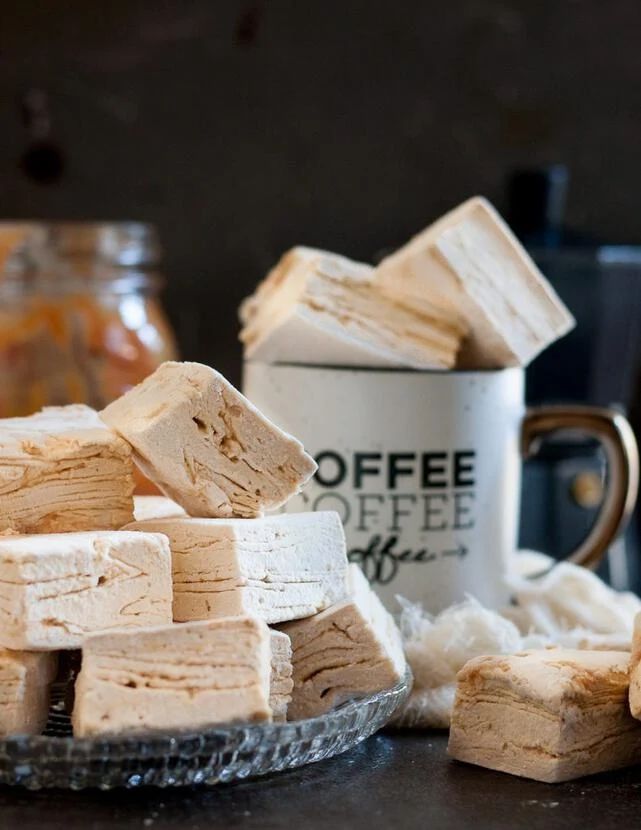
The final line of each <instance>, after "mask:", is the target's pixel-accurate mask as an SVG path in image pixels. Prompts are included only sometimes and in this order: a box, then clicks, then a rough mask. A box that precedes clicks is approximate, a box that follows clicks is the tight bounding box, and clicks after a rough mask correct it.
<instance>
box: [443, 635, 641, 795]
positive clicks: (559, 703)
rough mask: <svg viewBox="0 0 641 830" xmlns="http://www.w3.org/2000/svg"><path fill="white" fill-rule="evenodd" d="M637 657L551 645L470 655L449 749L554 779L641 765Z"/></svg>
mask: <svg viewBox="0 0 641 830" xmlns="http://www.w3.org/2000/svg"><path fill="white" fill-rule="evenodd" d="M629 659H630V655H629V654H628V653H627V652H616V651H578V650H573V649H548V650H542V651H530V652H522V653H520V654H515V655H512V656H510V657H504V656H495V657H477V658H475V659H474V660H470V662H469V663H467V664H466V665H465V666H464V667H463V669H462V670H461V671H460V672H459V675H458V685H457V692H456V700H455V703H454V711H453V713H452V724H451V730H450V741H449V746H448V752H449V754H450V755H451V756H452V757H453V758H456V759H457V760H459V761H466V762H468V763H471V764H478V765H479V766H482V767H489V768H490V769H496V770H500V771H502V772H509V773H511V774H512V775H520V776H523V777H525V778H533V779H535V780H537V781H546V782H549V783H555V782H559V781H569V780H571V779H573V778H579V777H581V776H584V775H592V774H594V773H597V772H605V771H606V770H611V769H617V768H618V767H624V766H628V765H631V764H635V763H639V762H641V724H639V723H638V722H637V721H635V720H634V718H633V717H632V716H631V715H630V711H629V709H628V685H629V680H628V663H629Z"/></svg>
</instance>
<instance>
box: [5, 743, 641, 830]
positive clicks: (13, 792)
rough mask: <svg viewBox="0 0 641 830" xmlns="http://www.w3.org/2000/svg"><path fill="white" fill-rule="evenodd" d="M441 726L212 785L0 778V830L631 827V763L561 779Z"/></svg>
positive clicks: (638, 795) (635, 821) (639, 794)
mask: <svg viewBox="0 0 641 830" xmlns="http://www.w3.org/2000/svg"><path fill="white" fill-rule="evenodd" d="M445 746H446V737H445V735H444V734H443V733H432V732H424V733H417V732H412V733H395V732H388V733H385V734H379V735H377V736H375V737H373V738H370V740H369V741H366V742H365V743H364V744H362V745H360V746H359V747H357V748H356V749H354V750H352V751H351V752H348V753H345V754H344V755H342V756H340V757H338V758H335V759H332V760H330V761H324V762H322V763H319V764H312V765H311V766H308V767H304V768H302V769H299V770H294V771H292V772H287V773H281V774H279V775H274V776H271V777H269V778H262V779H257V780H255V781H248V782H243V783H240V784H229V785H223V786H219V787H214V788H211V789H166V790H159V789H157V790H153V789H144V790H137V791H126V790H118V791H114V792H111V793H103V792H97V791H85V792H79V793H72V792H62V791H49V792H47V791H43V792H37V793H32V792H28V791H26V790H20V789H11V788H6V787H5V788H0V828H2V830H32V829H33V830H36V829H37V830H47V828H55V830H81V829H82V830H103V828H108V827H109V828H111V827H117V828H119V830H133V828H143V830H144V828H151V830H161V828H174V830H216V828H225V830H232V829H233V828H248V829H249V828H257V829H259V830H272V828H273V830H280V828H282V829H283V830H299V828H300V830H314V828H321V827H322V828H326V827H327V828H332V830H338V828H350V830H361V828H362V830H377V828H381V830H382V829H383V828H385V830H406V828H420V830H438V829H439V828H448V830H458V828H461V830H463V828H465V830H469V829H470V828H472V830H480V829H481V828H506V830H507V828H509V830H514V828H520V827H524V828H527V830H538V828H541V830H556V828H559V830H572V828H581V830H585V829H586V828H587V830H592V829H593V828H594V830H596V829H597V828H598V830H609V828H616V830H623V828H626V827H638V826H639V817H640V815H641V767H636V768H633V769H629V770H623V771H619V772H616V773H608V774H606V775H600V776H595V777H592V778H586V779H583V780H579V781H575V782H572V783H568V784H561V785H552V784H538V783H536V782H533V781H524V780H521V779H518V778H513V777H511V776H508V775H502V774H500V773H494V772H490V771H488V770H483V769H479V768H476V767H470V766H465V765H463V764H458V763H454V762H453V761H450V760H448V758H447V756H446V754H445Z"/></svg>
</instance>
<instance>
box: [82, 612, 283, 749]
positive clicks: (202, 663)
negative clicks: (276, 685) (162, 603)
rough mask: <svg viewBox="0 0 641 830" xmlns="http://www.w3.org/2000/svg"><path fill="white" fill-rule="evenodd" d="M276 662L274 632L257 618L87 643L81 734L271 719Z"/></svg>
mask: <svg viewBox="0 0 641 830" xmlns="http://www.w3.org/2000/svg"><path fill="white" fill-rule="evenodd" d="M270 663H271V652H270V634H269V629H268V628H267V626H266V625H265V623H263V622H261V621H260V620H256V619H249V618H236V619H221V620H208V621H205V622H197V623H186V624H184V625H170V626H161V627H156V628H148V629H143V630H140V631H114V632H108V633H105V634H97V635H93V636H91V637H87V639H86V640H85V641H84V643H83V647H82V669H81V671H80V674H79V675H78V679H77V681H76V699H75V705H74V710H73V731H74V735H76V736H77V737H85V736H91V735H105V734H107V735H121V734H134V733H139V732H148V731H152V732H153V731H161V732H168V731H171V730H182V729H193V730H199V729H203V728H205V727H207V726H211V725H213V724H223V723H234V722H237V721H248V722H250V721H264V720H269V719H270V717H271V710H270V708H269V684H270Z"/></svg>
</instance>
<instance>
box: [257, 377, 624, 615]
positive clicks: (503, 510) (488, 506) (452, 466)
mask: <svg viewBox="0 0 641 830" xmlns="http://www.w3.org/2000/svg"><path fill="white" fill-rule="evenodd" d="M244 392H245V394H246V395H247V397H248V398H249V399H250V400H251V401H252V402H253V403H254V404H256V406H258V407H259V408H260V409H261V410H262V411H263V412H264V413H265V414H266V415H267V417H269V418H271V419H272V420H273V421H275V422H276V423H277V424H278V425H279V426H281V427H282V428H283V429H285V430H287V431H288V432H291V433H292V434H293V435H295V436H296V437H297V438H299V439H300V440H301V441H302V442H303V443H304V445H305V448H306V449H307V450H308V452H310V453H311V454H312V455H313V456H314V458H315V459H316V461H317V463H318V472H317V474H316V476H315V477H314V480H313V482H311V483H310V484H309V485H308V487H307V488H305V490H304V492H303V493H301V494H300V495H298V496H296V497H295V498H294V499H292V500H290V502H289V503H288V504H287V506H286V508H285V509H286V510H288V511H301V510H336V511H338V513H339V514H340V516H341V518H342V520H343V523H344V525H345V531H346V535H347V541H348V549H349V554H350V559H351V560H352V561H356V562H358V563H359V564H360V565H361V566H362V567H363V569H364V571H365V573H366V574H367V576H368V578H369V579H370V581H371V582H372V584H373V585H374V586H375V588H376V590H377V591H378V593H379V595H380V596H381V597H382V599H383V600H384V602H385V603H386V604H387V605H388V606H389V607H390V608H393V607H395V603H394V596H395V595H396V594H401V595H403V596H404V597H407V598H409V599H411V600H420V601H421V602H423V603H424V604H425V606H426V607H427V609H428V610H429V611H431V612H433V613H434V612H438V611H439V610H441V609H442V608H445V607H447V606H448V605H450V604H451V603H452V602H456V601H459V600H461V599H463V597H464V596H465V595H466V594H472V595H474V596H475V597H477V598H478V599H479V600H480V601H481V602H483V603H484V604H487V605H488V606H490V607H499V606H501V605H502V604H504V603H505V602H507V600H508V595H507V591H506V587H505V585H504V581H503V577H504V575H505V573H506V571H507V570H508V568H509V566H510V562H509V560H510V557H512V556H513V554H514V551H515V550H516V546H517V531H518V525H519V510H520V498H521V465H522V459H523V457H524V456H527V455H528V454H529V453H530V451H531V450H533V449H534V448H535V444H536V442H537V440H538V439H539V438H540V437H542V436H543V435H545V434H546V433H549V432H551V431H554V430H558V429H579V430H581V431H584V432H587V433H588V434H591V435H594V436H596V437H597V438H599V440H601V441H602V443H603V445H604V448H605V450H606V452H607V456H608V462H609V475H608V491H607V495H606V498H605V500H604V504H603V506H602V509H601V513H600V516H599V518H598V520H597V522H596V525H595V527H594V528H593V530H592V532H591V533H590V534H589V536H588V538H587V539H586V540H585V542H584V543H583V544H582V545H581V547H580V548H579V549H578V550H577V551H575V553H574V554H573V556H572V558H573V561H577V562H581V563H582V564H595V563H596V562H598V560H599V559H600V558H601V556H602V555H603V553H604V552H605V550H606V549H607V547H608V545H609V544H610V542H611V541H612V539H613V537H614V536H615V535H616V533H617V532H618V531H619V530H620V529H621V527H622V525H623V523H624V522H625V521H626V519H627V517H628V515H629V513H630V512H631V510H632V508H633V506H634V501H635V498H636V488H637V478H638V461H637V454H636V444H635V440H634V436H633V434H632V430H631V429H630V426H629V424H628V423H627V421H626V420H625V418H623V416H621V415H620V414H618V413H616V412H613V411H610V410H603V409H595V408H592V407H542V408H538V409H534V410H529V411H526V407H525V403H524V371H523V370H522V369H520V368H514V369H503V370H500V371H477V372H417V371H403V370H386V369H350V368H336V367H315V366H294V365H267V364H260V363H251V362H250V363H247V364H246V365H245V372H244Z"/></svg>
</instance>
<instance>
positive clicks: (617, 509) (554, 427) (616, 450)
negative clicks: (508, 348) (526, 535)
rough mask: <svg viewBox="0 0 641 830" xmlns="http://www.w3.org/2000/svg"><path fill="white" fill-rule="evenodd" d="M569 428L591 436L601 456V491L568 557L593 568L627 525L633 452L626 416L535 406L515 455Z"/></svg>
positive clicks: (635, 472) (634, 482)
mask: <svg viewBox="0 0 641 830" xmlns="http://www.w3.org/2000/svg"><path fill="white" fill-rule="evenodd" d="M565 430H572V431H575V432H582V433H585V434H586V435H589V436H591V437H593V438H596V439H597V440H598V441H599V442H600V443H601V445H602V446H603V448H604V450H605V454H606V460H607V481H608V486H607V492H606V496H605V498H604V500H603V504H602V505H601V509H600V511H599V514H598V516H597V519H596V521H595V523H594V527H593V528H592V530H591V531H590V533H589V534H588V535H587V537H586V538H585V539H584V540H583V542H581V544H580V545H579V546H578V547H577V548H576V550H574V551H573V552H572V553H571V554H570V555H569V556H568V557H566V558H567V559H568V560H569V561H570V562H573V563H575V564H576V565H584V566H585V567H586V568H596V567H597V565H598V564H599V562H600V561H601V559H602V558H603V555H604V554H605V552H606V551H607V549H608V548H609V546H610V544H611V543H612V541H613V540H614V539H615V538H616V537H617V536H618V535H619V533H621V531H623V530H624V528H625V526H626V525H627V523H628V521H629V519H630V516H631V515H632V511H633V510H634V506H635V503H636V499H637V492H638V489H639V451H638V448H637V442H636V439H635V437H634V432H633V431H632V427H631V426H630V424H629V422H628V420H627V419H626V418H625V417H624V416H623V415H621V413H620V412H617V411H616V410H614V409H602V408H598V407H593V406H540V407H534V408H532V409H528V410H527V412H526V413H525V417H524V419H523V425H522V429H521V454H522V456H523V458H524V459H527V458H530V457H531V456H532V455H534V454H535V453H536V452H537V451H538V448H539V446H540V444H541V439H542V438H544V437H545V436H546V435H548V434H549V433H552V432H558V431H565Z"/></svg>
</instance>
